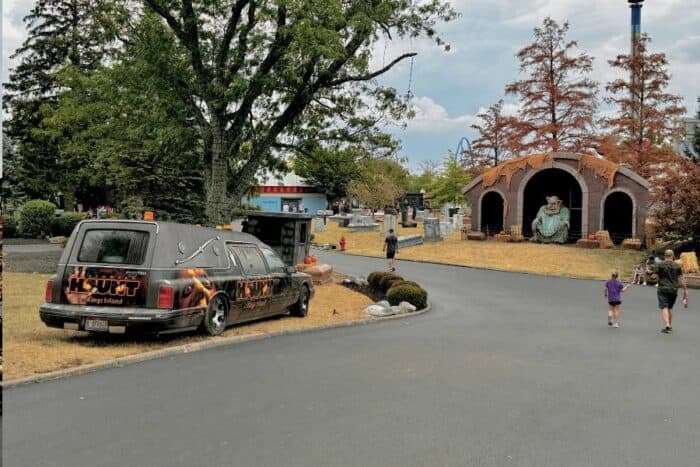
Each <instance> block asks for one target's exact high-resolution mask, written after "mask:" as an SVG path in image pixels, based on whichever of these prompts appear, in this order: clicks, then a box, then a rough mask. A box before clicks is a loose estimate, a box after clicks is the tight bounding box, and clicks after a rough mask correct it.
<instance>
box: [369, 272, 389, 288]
mask: <svg viewBox="0 0 700 467" xmlns="http://www.w3.org/2000/svg"><path fill="white" fill-rule="evenodd" d="M384 274H386V273H385V272H379V271H375V272H370V273H369V275H368V276H367V283H368V284H369V285H370V287H372V288H374V289H378V288H379V279H380V278H381V277H382V276H383V275H384Z"/></svg>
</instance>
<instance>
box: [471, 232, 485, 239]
mask: <svg viewBox="0 0 700 467" xmlns="http://www.w3.org/2000/svg"><path fill="white" fill-rule="evenodd" d="M467 240H486V234H485V233H484V232H469V233H468V234H467Z"/></svg>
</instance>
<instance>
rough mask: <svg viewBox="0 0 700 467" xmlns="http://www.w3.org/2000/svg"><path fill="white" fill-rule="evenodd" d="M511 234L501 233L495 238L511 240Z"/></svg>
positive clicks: (498, 240)
mask: <svg viewBox="0 0 700 467" xmlns="http://www.w3.org/2000/svg"><path fill="white" fill-rule="evenodd" d="M511 238H512V237H511V235H510V234H507V233H503V232H501V233H499V234H496V235H494V236H493V239H494V240H496V241H497V242H509V241H510V239H511Z"/></svg>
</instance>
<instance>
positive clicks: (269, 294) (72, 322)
mask: <svg viewBox="0 0 700 467" xmlns="http://www.w3.org/2000/svg"><path fill="white" fill-rule="evenodd" d="M313 294H314V289H313V282H312V280H311V277H310V276H309V275H308V274H304V273H300V272H297V271H296V270H295V269H294V267H290V266H287V265H285V264H284V262H283V261H282V260H281V258H280V257H279V256H278V255H277V254H276V253H275V252H274V251H273V250H272V248H270V247H269V246H267V245H266V244H264V243H262V242H261V241H260V240H259V239H257V238H256V237H254V236H252V235H249V234H246V233H240V232H232V231H227V230H215V229H210V228H203V227H196V226H192V225H184V224H176V223H171V222H159V221H127V220H86V221H82V222H80V224H78V225H77V226H76V228H75V230H73V233H72V234H71V236H70V239H69V240H68V243H67V244H66V247H65V250H64V251H63V254H62V256H61V259H60V261H59V264H58V270H57V272H56V275H55V276H53V278H52V279H51V280H49V281H48V283H47V284H46V298H45V300H46V303H44V304H43V305H42V306H41V309H40V311H39V314H40V316H41V320H42V321H43V322H44V323H45V324H46V325H47V326H50V327H57V328H62V329H70V330H80V331H92V332H109V333H117V334H122V333H125V332H127V331H137V330H138V331H144V332H152V333H158V334H164V333H171V332H179V331H186V330H194V329H197V328H200V329H201V330H203V331H204V332H206V333H208V334H210V335H217V334H220V333H221V332H222V331H223V330H224V329H225V328H226V326H227V325H230V324H235V323H241V322H243V321H250V320H254V319H258V318H262V317H265V316H271V315H278V314H282V313H286V312H287V311H289V312H291V314H292V315H294V316H300V317H303V316H306V314H307V312H308V309H309V300H310V298H311V297H313Z"/></svg>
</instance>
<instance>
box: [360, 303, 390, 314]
mask: <svg viewBox="0 0 700 467" xmlns="http://www.w3.org/2000/svg"><path fill="white" fill-rule="evenodd" d="M364 312H365V313H367V314H368V315H371V316H389V315H391V314H392V310H391V308H387V307H383V306H379V305H377V304H375V305H370V306H368V307H367V308H365V309H364Z"/></svg>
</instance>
